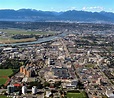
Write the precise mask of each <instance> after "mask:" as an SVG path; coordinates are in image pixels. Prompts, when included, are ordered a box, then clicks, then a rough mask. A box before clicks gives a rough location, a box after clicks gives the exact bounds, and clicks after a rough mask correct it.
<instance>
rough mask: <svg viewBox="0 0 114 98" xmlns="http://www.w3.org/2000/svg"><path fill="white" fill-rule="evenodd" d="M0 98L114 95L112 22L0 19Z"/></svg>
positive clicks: (97, 97) (100, 97) (99, 97)
mask: <svg viewBox="0 0 114 98" xmlns="http://www.w3.org/2000/svg"><path fill="white" fill-rule="evenodd" d="M6 40H7V41H6ZM0 98H114V25H113V24H97V23H96V24H93V23H72V22H0Z"/></svg>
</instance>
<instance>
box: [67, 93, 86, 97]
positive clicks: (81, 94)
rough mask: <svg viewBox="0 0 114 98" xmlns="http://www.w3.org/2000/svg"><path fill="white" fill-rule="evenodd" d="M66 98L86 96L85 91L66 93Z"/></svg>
mask: <svg viewBox="0 0 114 98" xmlns="http://www.w3.org/2000/svg"><path fill="white" fill-rule="evenodd" d="M66 96H67V98H87V97H86V95H85V93H83V92H81V93H71V92H69V93H67V95H66Z"/></svg>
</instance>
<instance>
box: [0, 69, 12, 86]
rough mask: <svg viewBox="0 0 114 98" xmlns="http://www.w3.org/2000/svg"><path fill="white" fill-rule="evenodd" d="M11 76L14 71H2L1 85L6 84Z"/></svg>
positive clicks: (0, 72)
mask: <svg viewBox="0 0 114 98" xmlns="http://www.w3.org/2000/svg"><path fill="white" fill-rule="evenodd" d="M11 74H13V71H12V69H0V85H3V84H5V83H6V81H7V79H8V76H10V75H11Z"/></svg>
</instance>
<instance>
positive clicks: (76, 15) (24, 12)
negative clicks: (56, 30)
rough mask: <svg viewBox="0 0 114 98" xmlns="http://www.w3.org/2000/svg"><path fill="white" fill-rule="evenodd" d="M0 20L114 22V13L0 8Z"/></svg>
mask: <svg viewBox="0 0 114 98" xmlns="http://www.w3.org/2000/svg"><path fill="white" fill-rule="evenodd" d="M0 20H1V21H74V22H99V23H102V22H105V23H114V13H111V12H104V11H102V12H87V11H76V10H69V11H65V12H53V11H38V10H32V9H20V10H9V9H7V10H0Z"/></svg>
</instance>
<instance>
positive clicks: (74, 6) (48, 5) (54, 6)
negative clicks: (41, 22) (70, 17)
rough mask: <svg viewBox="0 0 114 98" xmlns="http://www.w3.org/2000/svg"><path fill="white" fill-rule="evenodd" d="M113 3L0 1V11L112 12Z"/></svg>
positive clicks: (29, 0)
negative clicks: (24, 9)
mask: <svg viewBox="0 0 114 98" xmlns="http://www.w3.org/2000/svg"><path fill="white" fill-rule="evenodd" d="M113 5H114V1H110V2H109V0H100V1H99V0H64V1H63V0H20V1H18V2H17V1H16V0H1V2H0V9H14V10H18V9H22V8H26V9H36V10H42V11H57V12H60V11H67V10H83V11H91V12H100V11H106V12H114V6H113Z"/></svg>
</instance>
